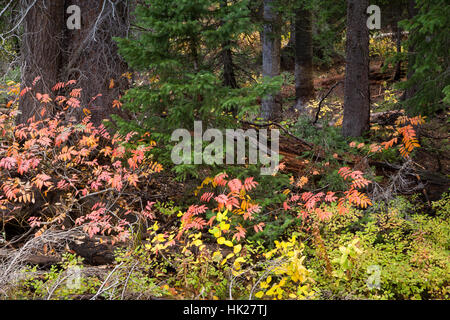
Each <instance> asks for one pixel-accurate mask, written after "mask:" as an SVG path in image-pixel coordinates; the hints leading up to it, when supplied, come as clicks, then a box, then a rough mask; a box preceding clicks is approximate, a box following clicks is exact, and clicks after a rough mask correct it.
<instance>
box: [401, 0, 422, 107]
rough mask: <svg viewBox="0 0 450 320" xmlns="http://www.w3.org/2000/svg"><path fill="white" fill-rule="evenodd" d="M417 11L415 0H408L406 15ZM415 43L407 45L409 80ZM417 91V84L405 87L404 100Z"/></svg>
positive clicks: (413, 15)
mask: <svg viewBox="0 0 450 320" xmlns="http://www.w3.org/2000/svg"><path fill="white" fill-rule="evenodd" d="M417 13H418V9H417V8H416V1H415V0H409V2H408V16H409V19H412V18H414V17H415V16H416V15H417ZM409 36H410V37H411V36H412V35H411V34H410V35H409ZM414 52H415V45H414V43H411V44H410V45H409V47H408V74H407V79H408V80H410V79H411V78H412V76H413V75H414V63H415V53H414ZM417 91H419V88H418V85H417V84H414V85H412V86H410V87H409V88H408V89H406V91H405V95H404V97H405V100H408V99H410V98H412V97H414V96H415V95H416V93H417Z"/></svg>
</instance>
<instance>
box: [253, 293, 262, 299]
mask: <svg viewBox="0 0 450 320" xmlns="http://www.w3.org/2000/svg"><path fill="white" fill-rule="evenodd" d="M263 296H264V292H262V291H258V292H257V293H256V294H255V297H257V298H258V299H261V298H262V297H263Z"/></svg>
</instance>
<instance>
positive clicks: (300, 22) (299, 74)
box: [295, 8, 314, 112]
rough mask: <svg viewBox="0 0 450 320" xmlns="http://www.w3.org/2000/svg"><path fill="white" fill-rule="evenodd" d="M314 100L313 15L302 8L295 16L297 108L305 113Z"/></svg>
mask: <svg viewBox="0 0 450 320" xmlns="http://www.w3.org/2000/svg"><path fill="white" fill-rule="evenodd" d="M313 98H314V83H313V43H312V14H311V11H310V10H307V9H303V8H300V9H298V10H297V12H296V16H295V99H296V103H295V108H296V109H297V110H298V111H300V112H302V111H304V110H305V107H306V105H307V102H308V101H309V100H311V99H313Z"/></svg>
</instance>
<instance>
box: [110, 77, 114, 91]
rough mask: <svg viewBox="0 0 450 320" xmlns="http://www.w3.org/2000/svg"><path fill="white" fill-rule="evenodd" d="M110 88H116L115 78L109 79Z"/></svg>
mask: <svg viewBox="0 0 450 320" xmlns="http://www.w3.org/2000/svg"><path fill="white" fill-rule="evenodd" d="M109 88H110V89H112V88H114V79H111V80H110V81H109Z"/></svg>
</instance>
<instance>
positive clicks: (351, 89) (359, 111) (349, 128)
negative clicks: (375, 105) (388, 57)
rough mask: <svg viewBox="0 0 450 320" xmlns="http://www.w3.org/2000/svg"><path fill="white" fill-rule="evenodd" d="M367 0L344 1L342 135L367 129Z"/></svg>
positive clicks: (368, 100) (350, 135) (355, 133)
mask: <svg viewBox="0 0 450 320" xmlns="http://www.w3.org/2000/svg"><path fill="white" fill-rule="evenodd" d="M368 6H369V1H368V0H348V1H347V44H346V70H345V98H344V120H343V135H344V136H346V137H358V136H361V135H362V134H364V132H366V131H368V130H369V126H370V123H369V121H370V90H369V29H368V28H367V25H366V23H367V14H366V10H367V7H368Z"/></svg>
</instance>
